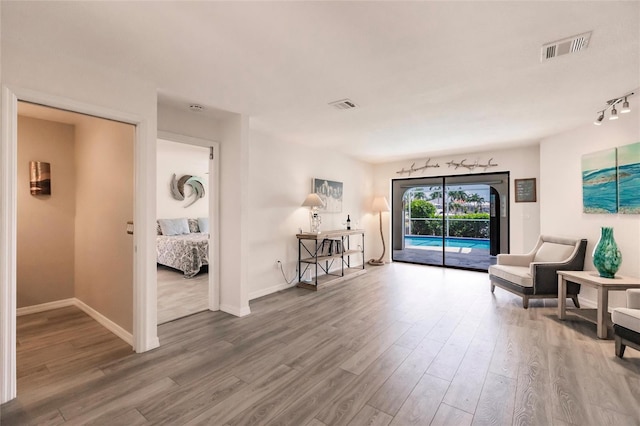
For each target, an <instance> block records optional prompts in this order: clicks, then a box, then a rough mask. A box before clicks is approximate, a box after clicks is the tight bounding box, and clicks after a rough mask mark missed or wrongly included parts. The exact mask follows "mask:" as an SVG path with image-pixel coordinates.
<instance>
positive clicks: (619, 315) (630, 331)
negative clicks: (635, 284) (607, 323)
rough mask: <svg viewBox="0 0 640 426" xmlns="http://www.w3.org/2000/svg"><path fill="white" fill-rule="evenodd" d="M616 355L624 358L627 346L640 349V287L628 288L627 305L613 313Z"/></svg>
mask: <svg viewBox="0 0 640 426" xmlns="http://www.w3.org/2000/svg"><path fill="white" fill-rule="evenodd" d="M611 321H612V322H613V334H614V338H615V341H616V355H617V356H618V357H619V358H622V356H623V355H624V349H625V347H627V346H631V347H632V348H634V349H636V350H639V351H640V289H629V290H627V307H626V308H615V309H614V310H613V312H612V313H611Z"/></svg>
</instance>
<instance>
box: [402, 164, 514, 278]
mask: <svg viewBox="0 0 640 426" xmlns="http://www.w3.org/2000/svg"><path fill="white" fill-rule="evenodd" d="M447 179H451V180H453V181H454V182H453V183H452V184H450V183H448V182H447ZM467 179H468V180H469V182H465V181H466V180H467ZM496 179H502V180H501V181H500V182H495V181H496ZM510 179H511V178H510V172H509V171H499V172H487V173H468V174H453V175H440V176H420V177H414V178H411V177H410V178H398V179H391V259H392V260H393V261H394V262H396V261H397V262H405V263H411V262H407V261H403V260H396V259H395V256H394V250H397V249H398V247H401V249H404V237H405V235H404V224H403V222H404V212H403V208H402V200H403V198H404V195H405V194H406V192H407V191H408V190H409V188H408V187H411V188H416V187H420V186H428V185H441V186H442V192H443V204H444V195H445V194H444V193H445V188H446V187H447V186H451V185H465V184H486V185H489V186H492V185H491V184H492V183H494V184H495V183H500V184H501V186H502V189H503V190H502V191H500V208H499V215H500V217H501V218H504V226H503V225H501V226H500V234H501V242H500V253H509V251H510V240H511V238H510V235H511V219H510V214H511V212H510V199H509V197H510V191H511V188H510ZM436 180H440V182H439V183H437V184H436V183H433V182H435V181H436ZM421 181H423V182H425V183H424V185H423V184H422V182H421ZM445 210H446V209H445V208H443V213H444V211H445ZM445 219H446V217H445V216H444V214H443V218H442V222H443V223H442V231H443V232H442V239H443V244H442V263H441V264H440V265H432V266H443V267H446V268H453V269H465V270H476V269H473V268H467V267H462V266H456V265H447V264H446V259H445V256H446V255H445V244H444V241H445V240H444V239H445V232H444V229H445V225H446V223H445ZM501 222H502V221H501Z"/></svg>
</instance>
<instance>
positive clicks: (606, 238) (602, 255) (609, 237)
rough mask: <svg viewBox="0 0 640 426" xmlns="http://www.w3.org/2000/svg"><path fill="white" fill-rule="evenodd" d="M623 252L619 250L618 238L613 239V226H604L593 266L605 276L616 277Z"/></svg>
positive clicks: (595, 250)
mask: <svg viewBox="0 0 640 426" xmlns="http://www.w3.org/2000/svg"><path fill="white" fill-rule="evenodd" d="M621 263H622V254H620V250H618V245H617V244H616V240H614V239H613V228H608V227H606V226H603V227H602V232H601V234H600V240H599V241H598V244H596V248H595V249H594V250H593V266H595V267H596V269H597V270H598V273H599V274H600V276H601V277H603V278H614V276H615V274H616V272H618V269H620V264H621Z"/></svg>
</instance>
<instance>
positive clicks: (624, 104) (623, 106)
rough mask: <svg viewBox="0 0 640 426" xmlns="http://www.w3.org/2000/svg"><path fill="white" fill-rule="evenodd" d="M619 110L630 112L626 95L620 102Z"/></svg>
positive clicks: (623, 112)
mask: <svg viewBox="0 0 640 426" xmlns="http://www.w3.org/2000/svg"><path fill="white" fill-rule="evenodd" d="M620 112H621V113H622V114H626V113H628V112H631V108H629V101H628V100H627V97H626V96H625V97H624V103H623V104H622V109H621V110H620Z"/></svg>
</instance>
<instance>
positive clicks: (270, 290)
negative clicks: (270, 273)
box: [249, 280, 296, 300]
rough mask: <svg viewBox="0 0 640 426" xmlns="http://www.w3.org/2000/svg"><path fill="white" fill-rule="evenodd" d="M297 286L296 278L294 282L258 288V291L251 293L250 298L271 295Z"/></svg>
mask: <svg viewBox="0 0 640 426" xmlns="http://www.w3.org/2000/svg"><path fill="white" fill-rule="evenodd" d="M295 286H296V283H295V280H294V283H293V284H286V283H285V284H278V285H274V286H272V287H269V288H264V289H262V290H257V291H254V292H251V293H249V300H253V299H257V298H258V297H262V296H266V295H269V294H271V293H275V292H277V291H282V290H286V289H288V288H291V287H295Z"/></svg>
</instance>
